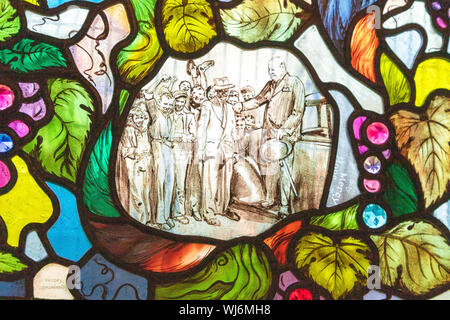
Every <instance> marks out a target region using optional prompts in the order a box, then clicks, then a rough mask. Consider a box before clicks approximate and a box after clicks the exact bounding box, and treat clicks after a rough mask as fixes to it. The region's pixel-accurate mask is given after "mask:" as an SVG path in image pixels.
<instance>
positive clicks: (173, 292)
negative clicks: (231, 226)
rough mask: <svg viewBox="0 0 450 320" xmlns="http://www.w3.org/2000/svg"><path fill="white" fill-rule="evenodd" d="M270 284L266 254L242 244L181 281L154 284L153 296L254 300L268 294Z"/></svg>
mask: <svg viewBox="0 0 450 320" xmlns="http://www.w3.org/2000/svg"><path fill="white" fill-rule="evenodd" d="M271 285H272V272H271V270H270V265H269V261H268V260H267V257H266V256H265V254H264V253H263V252H262V251H261V250H260V249H258V248H257V247H255V246H253V245H251V244H246V243H241V244H238V245H235V246H234V247H232V248H230V249H227V250H225V251H223V252H222V253H221V254H219V255H218V256H217V258H215V259H214V260H212V261H211V262H210V263H208V264H207V265H206V266H205V267H204V268H203V269H202V270H201V271H199V272H197V273H195V274H193V275H191V276H188V277H187V278H186V279H184V280H179V281H176V282H171V283H169V284H164V285H156V287H155V299H159V300H257V299H264V298H265V297H266V296H267V294H268V293H269V290H270V287H271Z"/></svg>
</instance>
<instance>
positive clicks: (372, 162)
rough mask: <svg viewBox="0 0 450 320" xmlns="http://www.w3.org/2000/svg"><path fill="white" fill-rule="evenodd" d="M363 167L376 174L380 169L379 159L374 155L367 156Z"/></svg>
mask: <svg viewBox="0 0 450 320" xmlns="http://www.w3.org/2000/svg"><path fill="white" fill-rule="evenodd" d="M364 169H365V170H366V171H367V172H369V173H372V174H377V173H378V172H380V170H381V161H380V159H378V157H376V156H370V157H367V158H366V160H364Z"/></svg>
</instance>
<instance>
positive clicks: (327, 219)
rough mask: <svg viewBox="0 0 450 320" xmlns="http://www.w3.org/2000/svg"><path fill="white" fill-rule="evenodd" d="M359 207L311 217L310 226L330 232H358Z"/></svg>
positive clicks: (355, 206) (354, 206)
mask: <svg viewBox="0 0 450 320" xmlns="http://www.w3.org/2000/svg"><path fill="white" fill-rule="evenodd" d="M358 207H359V205H357V204H355V205H353V206H351V207H348V208H346V209H344V210H341V211H338V212H334V213H330V214H326V215H320V216H313V217H311V221H310V224H312V225H315V226H319V227H322V228H326V229H329V230H334V231H336V230H358V229H359V228H358V222H357V220H356V216H357V211H358Z"/></svg>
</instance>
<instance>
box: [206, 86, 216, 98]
mask: <svg viewBox="0 0 450 320" xmlns="http://www.w3.org/2000/svg"><path fill="white" fill-rule="evenodd" d="M217 95H218V93H217V91H216V89H214V88H211V89H210V90H209V91H208V99H209V100H211V99H214V98H215V97H217Z"/></svg>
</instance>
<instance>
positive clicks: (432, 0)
mask: <svg viewBox="0 0 450 320" xmlns="http://www.w3.org/2000/svg"><path fill="white" fill-rule="evenodd" d="M449 3H450V1H448V0H429V1H427V10H428V12H429V13H430V14H431V16H432V17H433V24H434V26H435V27H436V29H437V30H439V31H440V32H442V33H446V34H448V32H449V20H450V8H449Z"/></svg>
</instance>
